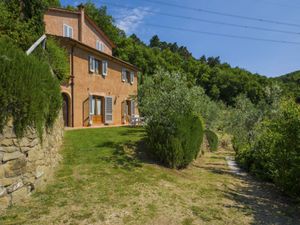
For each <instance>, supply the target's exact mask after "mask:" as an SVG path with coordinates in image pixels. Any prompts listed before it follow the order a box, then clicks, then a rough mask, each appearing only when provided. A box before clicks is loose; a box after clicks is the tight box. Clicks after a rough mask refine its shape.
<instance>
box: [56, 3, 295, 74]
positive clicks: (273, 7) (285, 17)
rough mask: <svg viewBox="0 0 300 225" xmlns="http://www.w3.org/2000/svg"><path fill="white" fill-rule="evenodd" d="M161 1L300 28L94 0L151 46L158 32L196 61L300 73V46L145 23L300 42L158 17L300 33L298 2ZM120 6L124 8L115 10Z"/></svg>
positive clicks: (264, 71)
mask: <svg viewBox="0 0 300 225" xmlns="http://www.w3.org/2000/svg"><path fill="white" fill-rule="evenodd" d="M157 1H161V2H167V3H172V4H177V5H184V6H187V7H192V8H195V9H198V8H202V9H207V10H212V11H218V12H224V13H230V14H237V15H242V16H249V17H254V18H263V19H269V20H275V21H282V22H287V23H293V24H299V27H292V26H285V25H278V24H270V23H262V22H258V21H249V20H242V19H237V18H231V17H224V16H218V15H212V14H206V13H203V12H200V11H195V10H187V9H184V8H179V7H171V6H167V5H161V4H154V3H151V2H148V1H147V0H103V1H102V0H100V1H98V0H97V1H96V0H95V1H94V3H96V5H97V6H100V5H106V4H105V3H108V5H107V7H108V12H109V13H110V14H111V15H113V16H114V17H115V18H117V20H116V23H117V25H118V26H119V27H120V28H122V29H124V30H125V31H126V33H127V34H128V35H130V34H131V33H135V34H137V36H138V37H140V39H141V40H143V41H144V42H145V43H149V40H150V38H151V37H152V36H153V35H155V34H157V35H158V36H159V37H160V39H161V40H162V41H167V42H177V43H178V44H179V45H184V46H187V47H188V49H189V50H190V51H191V52H192V53H193V55H194V56H195V57H196V58H198V57H200V56H201V55H203V54H205V55H206V56H220V57H221V60H222V61H223V62H228V63H229V64H231V65H232V66H239V67H241V68H245V69H247V70H249V71H251V72H253V73H260V74H262V75H266V76H278V75H282V74H285V73H288V72H291V71H295V70H299V69H300V54H299V53H300V45H289V44H280V43H272V42H260V41H251V40H241V39H232V38H226V37H217V36H209V35H204V34H199V33H191V32H183V31H178V30H170V29H163V28H160V27H153V26H149V25H147V24H149V23H151V24H157V25H163V26H171V27H179V28H184V29H192V30H200V31H205V32H214V33H224V34H230V35H239V36H249V37H255V38H263V39H275V40H282V41H292V42H299V43H300V35H294V34H286V33H275V32H266V31H258V30H251V29H245V28H236V27H229V26H223V25H217V24H207V23H203V22H199V21H195V20H187V19H182V18H172V17H167V16H163V15H160V13H169V14H176V15H179V16H187V17H195V18H200V19H206V20H215V21H220V22H226V23H235V24H239V25H247V26H257V27H263V28H268V29H280V30H287V31H292V32H296V33H297V32H299V33H300V14H299V11H300V2H299V1H298V0H289V1H284V0H242V1H241V0H227V1H226V3H224V2H225V1H223V0H172V1H171V0H157ZM80 2H85V1H70V0H61V3H62V4H63V5H66V4H71V5H78V4H79V3H80ZM116 5H121V6H126V7H116ZM149 11H150V12H149Z"/></svg>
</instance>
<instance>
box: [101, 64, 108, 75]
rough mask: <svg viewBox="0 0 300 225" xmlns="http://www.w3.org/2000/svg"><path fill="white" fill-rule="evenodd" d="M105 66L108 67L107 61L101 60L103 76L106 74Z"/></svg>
mask: <svg viewBox="0 0 300 225" xmlns="http://www.w3.org/2000/svg"><path fill="white" fill-rule="evenodd" d="M107 67H108V63H107V61H102V75H103V76H107Z"/></svg>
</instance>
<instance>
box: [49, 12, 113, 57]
mask: <svg viewBox="0 0 300 225" xmlns="http://www.w3.org/2000/svg"><path fill="white" fill-rule="evenodd" d="M80 18H81V14H80V13H79V12H75V13H74V12H64V11H55V10H49V11H48V12H46V13H45V15H44V22H45V28H46V29H45V30H46V34H51V35H56V36H63V25H64V24H67V25H69V26H71V27H72V28H73V39H75V40H77V41H80V40H79V37H80V35H79V32H80ZM83 18H84V17H83ZM82 27H83V32H82V37H81V38H82V40H81V42H82V43H84V44H86V45H88V46H90V47H92V48H96V41H97V40H99V41H100V42H102V43H103V44H104V46H105V51H104V52H105V53H106V54H109V55H112V46H111V45H110V44H109V43H108V42H107V41H106V39H105V38H104V37H103V36H102V35H101V34H100V33H99V32H98V31H97V30H96V29H95V28H94V27H93V26H92V25H91V24H90V22H89V21H88V20H87V19H84V23H83V26H82Z"/></svg>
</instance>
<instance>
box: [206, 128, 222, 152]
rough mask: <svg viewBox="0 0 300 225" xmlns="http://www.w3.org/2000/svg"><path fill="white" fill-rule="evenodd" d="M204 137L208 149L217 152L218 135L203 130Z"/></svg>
mask: <svg viewBox="0 0 300 225" xmlns="http://www.w3.org/2000/svg"><path fill="white" fill-rule="evenodd" d="M205 136H206V138H207V141H208V145H209V149H210V150H211V151H213V152H214V151H217V150H218V146H219V138H218V135H217V134H216V133H215V132H213V131H211V130H205Z"/></svg>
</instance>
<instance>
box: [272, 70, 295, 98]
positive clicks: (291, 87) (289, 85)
mask: <svg viewBox="0 0 300 225" xmlns="http://www.w3.org/2000/svg"><path fill="white" fill-rule="evenodd" d="M275 79H276V80H278V81H281V82H283V83H284V87H285V89H286V91H287V92H289V93H290V94H291V95H293V96H296V98H297V99H298V100H297V101H298V102H300V71H299V70H298V71H295V72H292V73H288V74H286V75H283V76H280V77H277V78H275Z"/></svg>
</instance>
